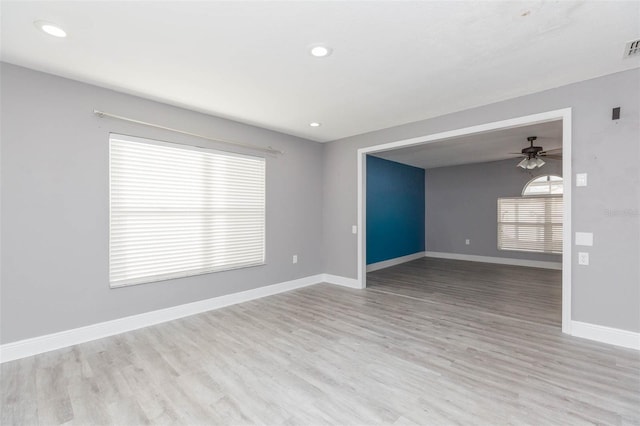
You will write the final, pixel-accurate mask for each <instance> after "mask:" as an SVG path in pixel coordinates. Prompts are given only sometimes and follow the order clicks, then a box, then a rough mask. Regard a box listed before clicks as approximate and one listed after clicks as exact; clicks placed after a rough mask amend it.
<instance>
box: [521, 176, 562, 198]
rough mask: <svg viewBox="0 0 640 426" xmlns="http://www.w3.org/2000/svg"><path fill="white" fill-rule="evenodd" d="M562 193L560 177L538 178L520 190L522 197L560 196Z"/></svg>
mask: <svg viewBox="0 0 640 426" xmlns="http://www.w3.org/2000/svg"><path fill="white" fill-rule="evenodd" d="M562 191H563V190H562V177H560V176H555V175H546V176H538V177H536V178H533V179H531V180H530V181H529V182H527V184H526V185H525V186H524V189H523V190H522V196H523V197H530V196H535V195H562Z"/></svg>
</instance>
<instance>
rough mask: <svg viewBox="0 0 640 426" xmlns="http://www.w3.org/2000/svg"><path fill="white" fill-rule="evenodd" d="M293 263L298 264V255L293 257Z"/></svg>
mask: <svg viewBox="0 0 640 426" xmlns="http://www.w3.org/2000/svg"><path fill="white" fill-rule="evenodd" d="M293 263H298V255H297V254H294V255H293Z"/></svg>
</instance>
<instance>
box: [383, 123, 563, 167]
mask: <svg viewBox="0 0 640 426" xmlns="http://www.w3.org/2000/svg"><path fill="white" fill-rule="evenodd" d="M529 136H536V137H537V138H538V139H537V140H536V141H535V143H534V145H535V146H541V147H543V148H544V149H545V150H547V151H550V150H553V149H559V148H562V121H551V122H547V123H540V124H533V125H529V126H522V127H515V128H511V129H506V130H498V131H494V132H485V133H476V134H472V135H468V136H463V137H458V138H454V139H447V140H445V141H437V142H433V143H428V144H423V145H418V146H411V147H408V148H401V149H395V150H392V151H386V152H380V153H376V154H374V155H375V156H376V157H380V158H385V159H387V160H391V161H395V162H398V163H404V164H409V165H410V166H415V167H421V168H423V169H431V168H435V167H446V166H457V165H460V164H471V163H484V162H487V161H496V160H505V159H508V158H513V166H514V167H515V166H516V164H517V163H518V162H519V161H520V160H521V157H520V156H519V155H518V153H519V152H520V150H521V149H522V148H525V147H527V146H529V142H528V141H527V137H529ZM514 153H515V154H514Z"/></svg>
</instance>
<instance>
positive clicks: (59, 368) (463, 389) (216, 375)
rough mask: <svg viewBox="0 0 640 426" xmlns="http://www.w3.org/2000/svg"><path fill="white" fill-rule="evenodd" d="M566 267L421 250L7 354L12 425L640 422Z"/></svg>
mask: <svg viewBox="0 0 640 426" xmlns="http://www.w3.org/2000/svg"><path fill="white" fill-rule="evenodd" d="M561 302H562V301H561V272H560V271H550V270H543V269H535V268H524V267H517V266H505V265H490V264H482V263H472V262H463V261H456V260H443V259H427V258H425V259H418V260H415V261H412V262H408V263H405V264H402V265H398V266H395V267H391V268H387V269H384V270H380V271H376V272H372V273H369V274H368V288H367V289H365V290H354V289H348V288H342V287H337V286H332V285H329V284H320V285H316V286H312V287H307V288H303V289H299V290H295V291H291V292H288V293H283V294H279V295H275V296H271V297H268V298H263V299H259V300H254V301H251V302H247V303H243V304H240V305H234V306H230V307H227V308H224V309H220V310H216V311H211V312H207V313H204V314H200V315H195V316H192V317H188V318H183V319H179V320H175V321H171V322H168V323H164V324H158V325H156V326H153V327H148V328H145V329H141V330H135V331H132V332H129V333H124V334H121V335H118V336H112V337H109V338H105V339H100V340H97V341H94V342H88V343H84V344H81V345H77V346H74V347H71V348H65V349H61V350H58V351H54V352H49V353H46V354H41V355H37V356H34V357H30V358H25V359H21V360H17V361H12V362H8V363H5V364H2V366H0V374H1V382H2V383H1V385H0V392H1V393H2V395H1V397H2V398H1V405H0V408H1V409H2V413H1V416H0V421H1V424H2V425H32V424H33V425H37V424H39V425H63V424H64V425H67V424H69V425H86V424H92V425H94V424H96V425H103V424H104V425H138V424H139V425H146V424H151V425H160V424H162V425H164V424H167V425H197V424H212V425H217V424H219V425H333V424H341V425H343V424H344V425H376V424H381V425H382V424H385V425H398V426H402V425H407V426H411V425H425V424H429V425H431V424H433V425H456V424H460V425H469V424H478V425H489V424H490V425H502V424H505V425H506V424H515V425H547V424H549V425H574V424H575V425H582V424H611V425H640V353H639V352H637V351H633V350H629V349H623V348H619V347H614V346H610V345H606V344H601V343H597V342H592V341H588V340H584V339H578V338H574V337H570V336H567V335H564V334H562V333H561V330H560V321H561Z"/></svg>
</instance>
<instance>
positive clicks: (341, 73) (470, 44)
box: [0, 1, 640, 141]
mask: <svg viewBox="0 0 640 426" xmlns="http://www.w3.org/2000/svg"><path fill="white" fill-rule="evenodd" d="M1 15H2V16H1V19H2V21H1V24H2V29H1V36H2V44H1V50H0V54H1V58H2V60H3V61H6V62H9V63H13V64H17V65H22V66H26V67H29V68H33V69H37V70H41V71H45V72H49V73H53V74H57V75H61V76H64V77H69V78H72V79H76V80H80V81H84V82H88V83H93V84H97V85H99V86H103V87H108V88H113V89H116V90H119V91H123V92H127V93H132V94H137V95H140V96H144V97H147V98H150V99H155V100H160V101H163V102H166V103H169V104H173V105H178V106H184V107H187V108H190V109H194V110H197V111H202V112H206V113H210V114H214V115H218V116H222V117H226V118H231V119H234V120H238V121H241V122H245V123H250V124H255V125H258V126H262V127H266V128H270V129H274V130H278V131H282V132H285V133H289V134H293V135H297V136H302V137H305V138H309V139H312V140H317V141H329V140H335V139H338V138H343V137H346V136H350V135H354V134H360V133H365V132H369V131H373V130H377V129H381V128H387V127H391V126H395V125H399V124H403V123H407V122H412V121H417V120H422V119H425V118H429V117H434V116H438V115H442V114H445V113H449V112H453V111H459V110H463V109H467V108H470V107H475V106H479V105H484V104H488V103H492V102H496V101H500V100H503V99H508V98H513V97H516V96H521V95H524V94H527V93H533V92H537V91H541V90H544V89H549V88H553V87H557V86H560V85H564V84H568V83H572V82H576V81H581V80H585V79H589V78H593V77H597V76H601V75H605V74H610V73H613V72H617V71H622V70H625V69H631V68H635V67H638V66H640V59H639V58H634V59H623V50H624V45H625V42H627V41H629V40H632V39H635V38H638V37H639V36H640V2H637V1H630V2H621V1H620V2H617V1H614V2H593V1H586V2H583V1H579V2H572V1H560V2H559V1H511V2H504V1H497V2H476V1H462V2H452V1H403V2H396V1H377V2H361V1H348V2H347V1H336V2H330V1H298V2H295V1H288V2H280V1H278V2H276V1H258V2H245V1H228V2H219V1H202V2H184V1H155V2H149V1H95V2H93V1H82V2H81V1H75V2H61V1H43V2H31V1H2V3H1ZM36 20H47V21H51V22H54V23H57V24H60V25H61V26H62V27H63V28H64V29H65V30H66V31H67V33H68V34H69V36H68V37H67V38H66V39H55V38H52V37H50V36H47V35H45V34H43V33H41V32H40V31H38V30H37V29H36V28H35V26H34V25H33V22H34V21H36ZM314 43H326V44H328V45H329V46H331V47H332V48H333V49H334V51H333V54H332V55H331V56H329V57H327V58H324V59H317V58H314V57H312V56H310V55H309V54H308V50H307V49H308V46H309V45H311V44H314ZM112 112H113V113H116V114H122V113H123V111H112ZM311 121H319V122H321V123H322V126H321V127H319V128H310V127H309V125H308V123H309V122H311Z"/></svg>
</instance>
